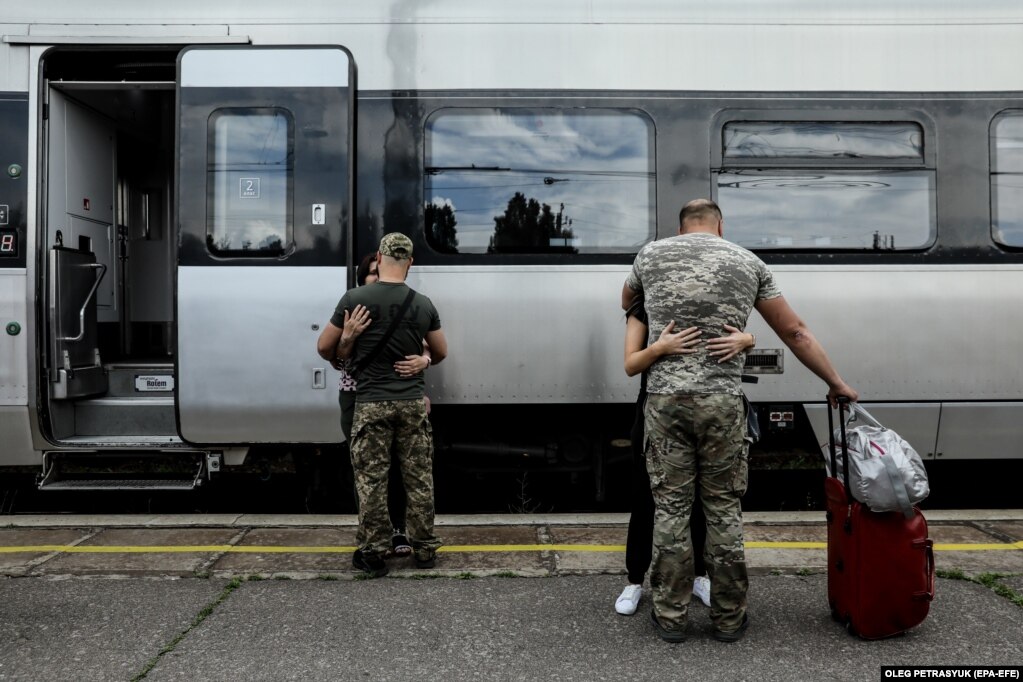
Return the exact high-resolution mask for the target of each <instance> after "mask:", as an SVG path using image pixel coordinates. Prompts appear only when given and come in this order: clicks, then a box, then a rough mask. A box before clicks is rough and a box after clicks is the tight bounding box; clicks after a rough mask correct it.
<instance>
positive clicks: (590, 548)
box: [0, 541, 1023, 554]
mask: <svg viewBox="0 0 1023 682" xmlns="http://www.w3.org/2000/svg"><path fill="white" fill-rule="evenodd" d="M827 546H828V545H827V543H825V542H763V541H755V542H747V543H746V549H827ZM355 549H356V548H355V547H350V546H338V545H332V546H322V547H317V546H275V545H22V546H0V554H25V553H40V552H62V553H65V554H161V553H163V554H187V553H196V554H208V553H216V552H223V553H231V554H350V553H351V552H354V551H355ZM934 549H935V551H938V552H991V551H1007V550H1009V551H1011V550H1023V542H1013V543H989V544H985V543H974V544H953V543H941V544H936V545H934ZM438 551H440V552H454V553H460V552H463V553H464V552H552V551H553V552H624V551H625V545H446V546H444V547H441V548H440V549H439V550H438Z"/></svg>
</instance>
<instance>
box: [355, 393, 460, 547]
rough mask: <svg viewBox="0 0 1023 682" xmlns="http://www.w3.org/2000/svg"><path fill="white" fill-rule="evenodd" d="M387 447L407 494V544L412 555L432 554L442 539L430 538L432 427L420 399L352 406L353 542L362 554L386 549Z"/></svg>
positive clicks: (388, 535) (388, 532)
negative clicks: (355, 521) (356, 515)
mask: <svg viewBox="0 0 1023 682" xmlns="http://www.w3.org/2000/svg"><path fill="white" fill-rule="evenodd" d="M391 448H394V452H395V454H396V455H397V458H398V464H399V466H400V468H401V477H402V481H404V483H405V492H406V494H407V495H408V509H407V511H406V513H405V524H406V530H407V532H408V539H409V542H410V543H411V544H412V547H413V549H414V550H415V551H416V554H417V555H427V554H432V552H434V551H435V550H436V549H437V548H438V547H440V546H441V541H440V539H439V538H437V536H435V535H434V534H433V516H434V507H433V429H432V427H431V426H430V420H429V418H427V416H426V405H425V404H424V403H423V401H422V400H421V399H420V400H383V401H379V402H358V403H356V404H355V417H354V419H353V422H352V444H351V453H352V468H353V469H354V470H355V489H356V492H357V493H358V495H359V532H358V535H357V536H356V543H357V544H358V545H359V549H361V550H362V551H363V553H364V554H366V555H382V554H383V553H384V552H386V551H387V550H389V549H390V548H391V521H390V517H389V515H388V512H387V471H388V469H389V468H390V466H391Z"/></svg>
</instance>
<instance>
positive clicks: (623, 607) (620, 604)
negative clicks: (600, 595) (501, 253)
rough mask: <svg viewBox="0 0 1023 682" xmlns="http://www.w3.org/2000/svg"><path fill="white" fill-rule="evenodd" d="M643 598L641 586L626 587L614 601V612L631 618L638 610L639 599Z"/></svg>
mask: <svg viewBox="0 0 1023 682" xmlns="http://www.w3.org/2000/svg"><path fill="white" fill-rule="evenodd" d="M642 596H643V586H642V585H626V586H625V589H624V590H622V593H621V594H620V595H618V599H617V600H615V611H617V612H618V613H620V614H622V615H623V616H631V615H632V614H634V613H636V609H638V608H639V599H640V597H642Z"/></svg>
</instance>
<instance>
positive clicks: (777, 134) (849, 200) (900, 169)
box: [717, 122, 936, 251]
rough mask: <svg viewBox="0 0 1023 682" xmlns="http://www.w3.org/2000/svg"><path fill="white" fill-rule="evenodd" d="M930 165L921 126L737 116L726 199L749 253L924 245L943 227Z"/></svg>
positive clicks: (731, 226)
mask: <svg viewBox="0 0 1023 682" xmlns="http://www.w3.org/2000/svg"><path fill="white" fill-rule="evenodd" d="M927 165H928V164H927V161H926V159H925V157H924V153H923V130H922V128H921V126H920V125H918V124H916V123H902V122H891V123H886V122H883V123H871V122H857V123H839V122H825V123H817V122H796V123H786V122H730V123H727V124H725V125H724V127H723V128H722V154H721V166H722V167H721V168H720V169H717V178H718V180H717V199H718V203H719V204H720V205H721V208H722V211H723V212H724V214H725V230H726V233H727V235H728V238H729V239H730V240H732V241H734V242H736V243H738V244H741V245H742V246H745V247H747V248H750V249H757V250H766V249H777V250H790V249H812V250H868V251H870V250H872V251H894V250H903V249H920V248H924V247H926V246H928V245H930V244H931V243H933V241H934V235H935V229H936V219H935V173H934V169H933V168H929V167H927Z"/></svg>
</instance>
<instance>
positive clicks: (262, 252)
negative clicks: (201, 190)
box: [206, 108, 294, 257]
mask: <svg viewBox="0 0 1023 682" xmlns="http://www.w3.org/2000/svg"><path fill="white" fill-rule="evenodd" d="M293 158H294V121H293V119H292V117H291V114H290V113H289V112H287V111H285V110H283V109H276V108H255V109H220V110H217V111H215V112H214V113H213V114H212V115H211V116H210V124H209V141H208V145H207V159H208V160H207V182H206V187H207V192H208V197H207V202H206V205H207V209H206V210H207V216H206V218H207V220H206V245H207V247H208V248H209V250H210V252H212V253H214V254H216V255H219V256H245V257H253V256H280V255H282V254H283V253H285V249H286V248H287V247H288V246H289V245H290V244H291V242H292V214H291V205H292V200H291V195H292V162H293Z"/></svg>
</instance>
